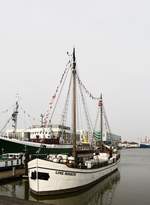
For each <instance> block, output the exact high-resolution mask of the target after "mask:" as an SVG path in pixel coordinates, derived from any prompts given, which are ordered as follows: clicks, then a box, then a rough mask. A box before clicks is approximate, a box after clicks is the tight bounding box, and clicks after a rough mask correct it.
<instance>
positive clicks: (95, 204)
mask: <svg viewBox="0 0 150 205" xmlns="http://www.w3.org/2000/svg"><path fill="white" fill-rule="evenodd" d="M119 180H120V173H119V171H116V172H114V173H113V174H112V175H110V176H109V177H107V178H106V179H104V180H103V181H102V182H100V183H98V184H97V185H95V186H93V187H92V188H91V189H88V190H87V191H84V192H80V193H76V194H71V195H70V194H68V195H66V196H64V195H63V196H60V197H58V196H57V197H56V196H55V197H52V196H51V197H50V196H49V197H43V196H42V197H36V196H33V195H32V194H31V193H30V191H29V184H28V181H27V180H21V181H16V182H15V183H10V184H5V185H4V184H3V185H1V186H0V194H1V195H7V196H12V197H17V198H22V199H26V200H32V201H40V202H44V203H46V204H53V205H70V204H72V205H76V204H78V205H84V204H85V205H111V204H112V198H113V194H114V192H115V189H116V186H117V183H118V181H119Z"/></svg>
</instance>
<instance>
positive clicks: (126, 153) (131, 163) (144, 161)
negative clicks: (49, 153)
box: [0, 149, 150, 205]
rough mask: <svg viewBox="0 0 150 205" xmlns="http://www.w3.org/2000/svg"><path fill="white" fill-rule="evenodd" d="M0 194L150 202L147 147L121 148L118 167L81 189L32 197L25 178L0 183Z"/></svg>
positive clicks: (119, 204) (94, 203)
mask: <svg viewBox="0 0 150 205" xmlns="http://www.w3.org/2000/svg"><path fill="white" fill-rule="evenodd" d="M0 195H3V196H10V197H17V198H20V199H25V200H30V201H38V202H43V203H46V204H51V205H52V204H53V205H70V204H71V205H130V204H136V205H149V204H150V149H126V150H122V151H121V162H120V165H119V170H118V171H116V172H114V173H113V174H111V175H110V176H109V177H107V178H105V179H104V180H103V181H101V182H100V183H98V184H97V185H95V186H93V187H92V188H90V189H88V190H85V191H84V192H80V193H76V194H68V195H66V196H64V195H63V196H59V197H58V196H57V197H56V196H55V197H54V196H51V197H43V196H42V197H35V196H34V195H32V194H31V193H30V191H29V184H28V180H26V179H23V180H18V181H15V182H10V183H7V184H0Z"/></svg>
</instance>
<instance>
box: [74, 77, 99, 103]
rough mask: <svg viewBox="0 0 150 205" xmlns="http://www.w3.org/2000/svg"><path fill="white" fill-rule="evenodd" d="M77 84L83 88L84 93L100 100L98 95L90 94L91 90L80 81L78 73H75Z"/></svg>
mask: <svg viewBox="0 0 150 205" xmlns="http://www.w3.org/2000/svg"><path fill="white" fill-rule="evenodd" d="M76 76H77V79H78V82H79V84H80V85H81V86H82V88H83V89H84V90H85V93H86V94H87V95H88V96H89V97H90V98H91V99H93V100H100V97H95V96H94V95H92V94H91V92H90V91H89V90H88V89H87V88H86V87H85V85H84V84H83V83H82V81H81V80H80V78H79V76H78V74H77V75H76Z"/></svg>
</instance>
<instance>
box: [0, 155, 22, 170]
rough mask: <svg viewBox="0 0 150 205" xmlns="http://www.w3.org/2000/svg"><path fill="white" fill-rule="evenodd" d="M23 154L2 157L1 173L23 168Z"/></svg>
mask: <svg viewBox="0 0 150 205" xmlns="http://www.w3.org/2000/svg"><path fill="white" fill-rule="evenodd" d="M23 161H24V159H23V154H22V153H7V154H2V155H0V171H4V170H9V169H12V168H13V167H15V168H17V167H21V166H23Z"/></svg>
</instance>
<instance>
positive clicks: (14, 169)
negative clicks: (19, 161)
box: [12, 167, 16, 176]
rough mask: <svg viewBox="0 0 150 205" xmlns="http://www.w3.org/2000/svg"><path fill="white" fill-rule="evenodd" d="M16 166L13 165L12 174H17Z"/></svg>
mask: <svg viewBox="0 0 150 205" xmlns="http://www.w3.org/2000/svg"><path fill="white" fill-rule="evenodd" d="M15 171H16V167H12V175H13V176H15Z"/></svg>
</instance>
